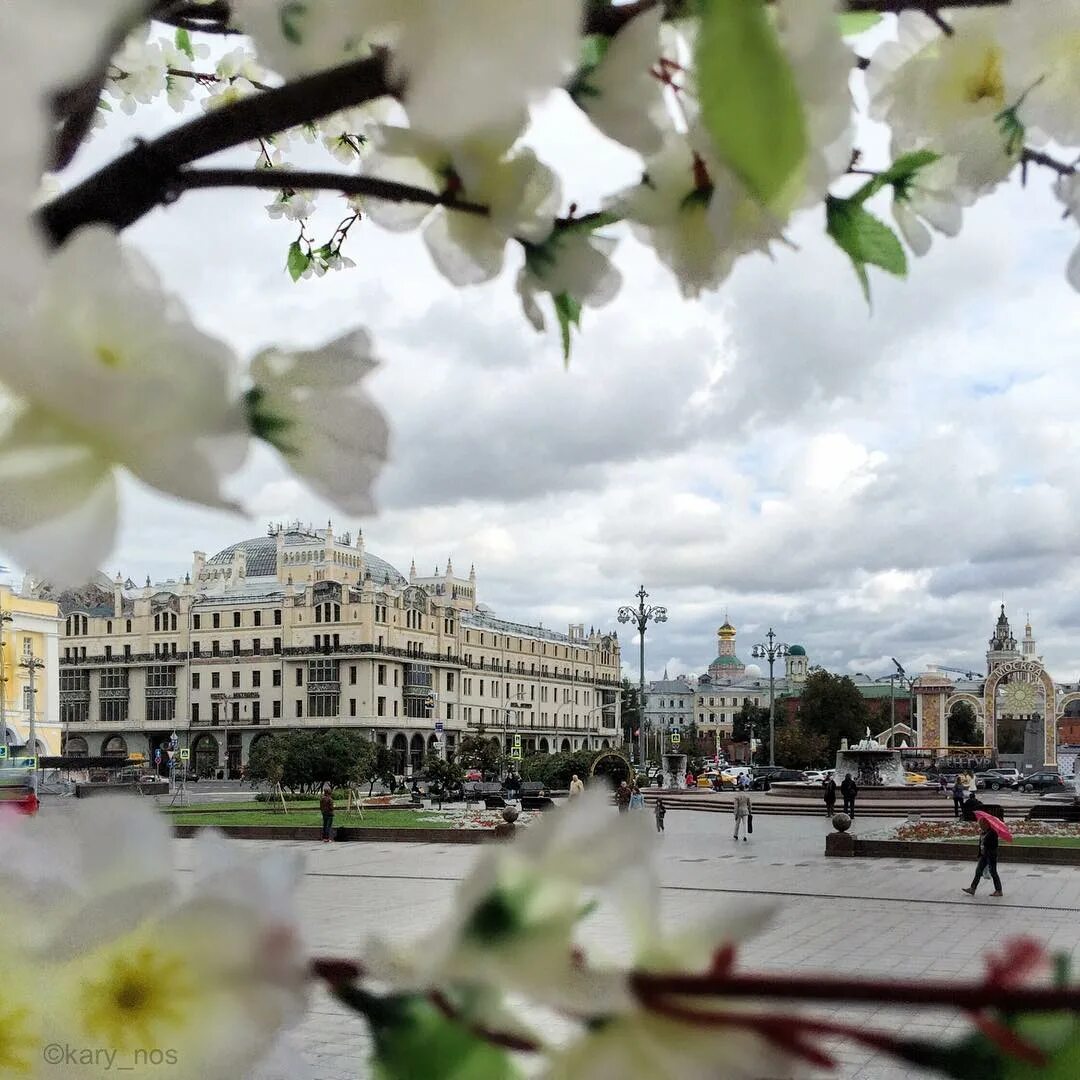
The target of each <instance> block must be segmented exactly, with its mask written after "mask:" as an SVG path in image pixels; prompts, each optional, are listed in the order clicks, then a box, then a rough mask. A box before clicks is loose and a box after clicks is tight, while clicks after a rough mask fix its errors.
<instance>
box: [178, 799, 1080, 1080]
mask: <svg viewBox="0 0 1080 1080" xmlns="http://www.w3.org/2000/svg"><path fill="white" fill-rule="evenodd" d="M730 822H731V819H730V818H729V817H728V815H726V814H703V813H689V812H682V813H680V812H677V811H673V812H671V813H669V814H668V818H667V831H666V833H665V835H664V837H663V845H662V852H661V855H660V875H661V881H662V883H663V886H664V891H663V910H664V915H665V918H666V919H668V920H669V921H670V922H671V923H672V924H675V925H683V926H686V925H688V924H689V923H691V922H692V921H693V920H694V919H695V918H698V917H701V916H704V915H705V914H706V913H707V912H710V911H712V910H714V909H715V908H716V906H717V905H723V904H725V903H728V902H730V901H731V900H732V899H736V900H739V899H743V900H745V898H747V897H750V898H754V897H760V898H761V899H762V901H766V900H774V899H775V900H778V901H779V902H780V906H779V910H778V913H777V915H776V917H775V920H774V922H773V924H772V926H771V928H770V929H768V930H767V931H766V932H765V933H763V934H761V935H760V936H759V937H757V938H755V939H753V940H750V941H747V942H745V944H744V945H743V947H742V949H741V952H740V955H741V957H742V963H743V966H744V967H746V968H747V969H755V968H757V969H762V968H765V969H770V968H771V969H780V970H787V971H799V972H825V973H834V974H843V973H858V974H863V975H878V976H895V977H898V978H905V979H909V978H915V979H917V978H919V977H920V976H925V977H926V978H934V979H938V980H941V979H945V980H947V979H949V978H950V977H954V976H955V977H956V978H971V977H975V976H977V975H978V974H979V973H980V972H981V970H982V962H981V956H982V954H983V953H984V952H985V951H986V949H987V948H988V947H992V946H994V945H997V944H999V943H1000V942H1001V941H1002V940H1004V939H1006V938H1008V937H1010V936H1013V935H1018V934H1034V935H1036V936H1037V937H1039V938H1040V939H1041V940H1042V941H1044V942H1045V943H1046V944H1047V945H1049V946H1050V947H1051V948H1052V949H1053V950H1055V951H1059V950H1067V951H1070V952H1073V953H1074V954H1075V953H1077V951H1078V950H1080V919H1078V918H1077V914H1078V913H1080V869H1077V868H1075V867H1051V866H1038V865H1022V864H1020V865H1009V864H1007V863H1006V864H1004V866H1003V869H1002V876H1003V881H1004V887H1005V896H1004V898H1002V899H1000V900H993V899H991V898H990V897H989V891H990V890H989V888H987V890H986V894H985V895H980V896H978V897H976V898H975V899H969V898H968V897H966V896H964V895H963V894H962V893H961V892H960V889H961V887H962V886H964V885H967V884H968V883H969V882H970V880H971V872H972V868H973V867H972V864H971V863H955V862H940V863H939V862H925V861H921V860H911V861H909V860H903V859H886V860H878V859H828V860H826V859H825V858H824V855H823V851H824V842H825V833H826V831H827V823H826V820H825V817H824V815H822V816H821V817H820V818H818V817H811V816H806V817H761V816H758V817H757V818H756V819H755V824H756V825H757V832H756V833H755V835H754V836H753V837H752V838H751V840H750V842H749V843H743V842H742V841H739V842H738V844H736V843H735V842H734V841H733V840H732V839H731V832H730ZM888 824H889V823H888V822H886V821H883V820H882V819H880V818H879V819H874V820H873V821H867V822H866V823H864V824H862V825H857V827H856V831H860V829H862V830H865V831H876V830H878V829H881V828H882V827H884V826H887V825H888ZM245 843H249V844H257V845H259V846H262V843H263V842H256V841H249V842H245ZM176 846H177V851H178V856H177V857H178V865H179V866H180V867H181V868H183V867H186V866H188V865H189V863H188V861H187V860H188V859H189V847H190V844H189V842H188V841H177V842H176ZM290 846H297V847H303V848H306V849H307V850H308V874H307V878H306V881H305V884H304V887H303V891H302V895H301V898H300V902H301V905H302V911H303V925H304V930H305V933H306V934H307V936H308V939H309V943H310V946H311V948H312V950H313V951H316V952H324V953H328V954H338V955H341V954H346V955H347V954H349V953H350V952H352V951H354V950H355V949H356V948H357V947H358V946H359V945H360V943H361V942H362V941H363V940H364V939H365V937H366V936H367V935H368V934H369V933H371V932H372V931H374V930H376V929H381V930H383V931H384V932H386V933H388V934H390V935H395V936H405V937H407V936H409V935H414V934H419V933H421V932H423V931H425V930H428V929H429V928H431V927H432V926H434V925H435V923H436V922H437V921H438V920H439V919H440V918H441V917H442V916H443V915H444V914H445V912H446V911H447V910H448V908H449V905H450V902H451V897H452V893H453V890H454V888H455V885H456V883H457V881H458V880H459V879H461V878H462V877H464V876H465V875H467V874H468V872H469V867H470V865H471V864H472V863H473V861H474V860H475V859H476V858H477V857H478V856H479V854H480V852H481V850H483V849H482V848H478V847H462V846H453V845H443V844H397V843H386V844H379V843H356V844H341V845H330V846H323V845H321V844H318V843H299V842H296V843H292V844H291V845H290ZM598 933H599V934H600V935H601V936H602V937H603V936H607V939H608V941H609V942H610V943H612V944H614V943H616V942H617V941H618V940H619V929H618V927H617V926H615V925H607V926H601V927H599V929H598ZM828 1014H829V1010H828V1009H824V1010H821V1015H828ZM832 1015H833V1016H835V1017H836V1018H838V1019H839V1018H843V1019H845V1020H852V1019H858V1018H860V1017H862V1018H865V1019H867V1020H868V1021H869V1022H870V1023H871V1024H873V1025H874V1026H881V1027H889V1026H891V1025H892V1024H894V1023H896V1022H898V1021H899V1020H900V1014H898V1013H897V1011H896V1010H895V1009H886V1008H882V1009H875V1008H859V1007H853V1006H846V1005H845V1006H838V1007H836V1008H835V1009H833V1010H832ZM903 1022H904V1027H905V1031H906V1032H907V1033H908V1034H910V1035H916V1036H917V1035H920V1034H924V1035H935V1034H940V1033H942V1032H946V1031H948V1032H953V1033H956V1034H959V1033H960V1032H961V1031H962V1030H963V1029H964V1028H965V1026H966V1025H965V1022H964V1019H963V1017H962V1016H961V1015H960V1014H959V1013H954V1012H949V1011H943V1010H940V1009H935V1010H926V1011H924V1012H916V1013H914V1014H913V1013H910V1012H905V1013H904V1014H903ZM297 1035H298V1041H299V1052H300V1054H301V1056H302V1057H303V1059H304V1061H305V1062H306V1064H307V1066H308V1069H309V1072H308V1073H307V1075H310V1076H311V1077H313V1078H315V1080H346V1078H354V1077H357V1076H361V1077H363V1076H367V1075H369V1074H368V1071H367V1069H366V1066H365V1064H364V1062H365V1052H366V1041H365V1036H364V1025H363V1022H362V1021H361V1020H360V1019H359V1018H355V1017H353V1016H352V1015H351V1014H348V1013H346V1012H345V1011H344V1010H342V1009H340V1008H339V1007H338V1006H337V1005H336V1004H335V1003H334V1002H333V1001H332V1000H331V999H330V998H329V997H328V996H327V995H326V994H324V993H322V992H321V991H320V992H319V993H318V994H317V995H316V997H315V999H314V1002H313V1009H312V1011H311V1014H310V1015H309V1016H308V1017H307V1019H306V1020H305V1022H304V1023H303V1025H302V1026H301V1027H300V1028H299V1029H298V1033H297ZM837 1054H838V1057H839V1060H840V1061H841V1063H842V1067H841V1068H840V1070H839V1071H838V1072H837V1073H835V1074H830V1075H836V1076H840V1077H843V1078H845V1080H896V1078H899V1077H904V1076H909V1075H910V1076H915V1075H920V1076H926V1075H927V1074H925V1073H922V1074H915V1073H914V1072H908V1071H906V1070H905V1069H903V1068H899V1067H897V1066H896V1065H895V1064H894V1063H893V1062H892V1061H891V1060H890V1059H886V1058H883V1057H881V1056H875V1055H874V1054H872V1053H871V1052H869V1051H864V1050H861V1049H859V1048H857V1047H852V1046H848V1045H845V1046H843V1047H840V1048H838V1050H837ZM803 1075H805V1074H803ZM811 1075H814V1076H818V1075H823V1074H811Z"/></svg>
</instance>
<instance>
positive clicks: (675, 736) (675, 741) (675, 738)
mask: <svg viewBox="0 0 1080 1080" xmlns="http://www.w3.org/2000/svg"><path fill="white" fill-rule="evenodd" d="M681 742H682V735H680V734H679V732H677V731H673V732H672V733H671V745H672V746H678V745H679V743H681Z"/></svg>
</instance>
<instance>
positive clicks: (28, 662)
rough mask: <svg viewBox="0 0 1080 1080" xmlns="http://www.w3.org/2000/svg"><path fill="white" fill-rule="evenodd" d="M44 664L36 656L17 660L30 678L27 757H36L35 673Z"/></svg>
mask: <svg viewBox="0 0 1080 1080" xmlns="http://www.w3.org/2000/svg"><path fill="white" fill-rule="evenodd" d="M44 666H45V661H44V660H41V659H39V658H38V657H36V656H25V657H23V659H22V660H20V661H19V667H24V668H26V672H27V675H28V676H29V679H30V718H29V721H30V722H29V724H28V726H27V731H28V734H27V738H26V742H27V748H28V749H29V751H30V753H29V755H28V756H29V757H32V758H37V756H38V752H37V715H36V714H37V709H36V708H35V706H36V703H37V687H36V686H35V681H36V678H37V673H38V672H39V671H40V670H41V669H42V668H43V667H44Z"/></svg>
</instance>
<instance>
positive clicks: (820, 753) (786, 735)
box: [776, 720, 828, 769]
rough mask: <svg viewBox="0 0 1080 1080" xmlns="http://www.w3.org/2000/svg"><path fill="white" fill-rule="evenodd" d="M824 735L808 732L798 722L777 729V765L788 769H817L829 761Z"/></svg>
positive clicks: (789, 722)
mask: <svg viewBox="0 0 1080 1080" xmlns="http://www.w3.org/2000/svg"><path fill="white" fill-rule="evenodd" d="M827 758H828V752H827V740H826V737H825V736H824V735H820V734H816V733H814V732H811V731H807V730H806V728H805V727H804V726H803V725H802V724H801V723H799V722H798V721H797V720H794V721H788V722H787V723H785V724H781V725H780V726H779V727H778V728H777V729H776V764H777V765H783V766H784V767H785V768H787V769H811V768H816V767H818V766H820V765H822V764H824V763H825V762H826V761H827Z"/></svg>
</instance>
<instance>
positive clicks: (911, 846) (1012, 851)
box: [825, 834, 1080, 866]
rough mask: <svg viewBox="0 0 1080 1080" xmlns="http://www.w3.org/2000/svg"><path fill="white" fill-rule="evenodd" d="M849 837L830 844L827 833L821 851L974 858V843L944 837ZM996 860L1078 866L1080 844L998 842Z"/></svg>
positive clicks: (885, 856)
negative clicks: (1044, 845)
mask: <svg viewBox="0 0 1080 1080" xmlns="http://www.w3.org/2000/svg"><path fill="white" fill-rule="evenodd" d="M830 835H835V834H830ZM849 835H850V834H849ZM852 840H853V841H854V843H853V844H851V845H846V844H845V845H839V844H835V843H834V844H830V843H829V837H826V838H825V854H826V855H832V856H837V857H841V858H843V857H847V858H851V857H855V858H857V859H858V858H864V859H938V860H941V861H943V862H974V861H975V856H976V854H977V848H976V845H975V844H962V843H956V842H954V841H948V840H945V841H937V842H935V841H933V840H862V839H860V838H859V837H858V836H854V837H852ZM841 847H850V848H851V850H837V849H838V848H841ZM830 849H831V850H830ZM998 862H1003V863H1050V864H1052V865H1055V866H1080V848H1067V847H1061V848H1059V847H1044V848H1040V847H1026V846H1025V847H1014V846H1010V845H1008V844H1002V845H1001V846H1000V847H999V848H998Z"/></svg>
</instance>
